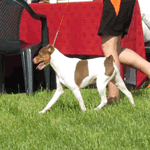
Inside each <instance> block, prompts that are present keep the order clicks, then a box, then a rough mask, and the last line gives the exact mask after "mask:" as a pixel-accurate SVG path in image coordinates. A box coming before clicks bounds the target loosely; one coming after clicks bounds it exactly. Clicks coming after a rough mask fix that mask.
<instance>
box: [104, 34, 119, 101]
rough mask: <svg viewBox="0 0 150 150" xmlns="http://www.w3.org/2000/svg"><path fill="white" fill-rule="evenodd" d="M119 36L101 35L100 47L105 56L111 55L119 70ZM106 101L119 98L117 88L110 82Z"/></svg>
mask: <svg viewBox="0 0 150 150" xmlns="http://www.w3.org/2000/svg"><path fill="white" fill-rule="evenodd" d="M120 44H121V36H102V49H103V52H104V55H105V57H108V56H109V55H113V57H114V59H115V64H116V66H117V67H118V68H119V70H120V61H119V56H118V53H120V52H121V45H120ZM108 91H109V92H108V101H110V102H112V101H113V100H117V99H118V98H119V90H118V88H117V87H116V86H115V85H114V84H113V83H112V82H110V83H109V85H108Z"/></svg>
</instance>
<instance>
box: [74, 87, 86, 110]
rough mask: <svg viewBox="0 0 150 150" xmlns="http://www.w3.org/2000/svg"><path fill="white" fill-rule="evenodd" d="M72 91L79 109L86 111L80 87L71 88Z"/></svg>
mask: <svg viewBox="0 0 150 150" xmlns="http://www.w3.org/2000/svg"><path fill="white" fill-rule="evenodd" d="M72 92H73V94H74V95H75V97H76V99H77V100H78V101H79V105H80V107H81V110H82V111H86V107H85V104H84V101H83V98H82V95H81V92H80V89H79V88H76V89H74V90H72Z"/></svg>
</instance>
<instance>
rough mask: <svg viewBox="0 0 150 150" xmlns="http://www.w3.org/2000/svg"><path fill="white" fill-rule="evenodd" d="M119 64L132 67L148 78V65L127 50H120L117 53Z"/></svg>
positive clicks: (149, 74) (149, 75)
mask: <svg viewBox="0 0 150 150" xmlns="http://www.w3.org/2000/svg"><path fill="white" fill-rule="evenodd" d="M119 60H120V62H121V63H123V64H126V65H129V66H132V67H134V68H135V69H138V70H140V71H142V72H143V73H145V74H146V75H147V76H148V78H150V63H149V62H148V61H147V60H145V59H144V58H142V57H141V56H139V55H138V54H137V53H135V52H134V51H133V50H131V49H129V48H122V51H121V52H120V53H119Z"/></svg>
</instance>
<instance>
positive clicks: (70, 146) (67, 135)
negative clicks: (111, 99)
mask: <svg viewBox="0 0 150 150" xmlns="http://www.w3.org/2000/svg"><path fill="white" fill-rule="evenodd" d="M54 92H55V91H52V92H47V91H46V90H45V91H42V90H41V91H38V92H36V93H35V95H33V96H27V95H26V94H24V93H23V94H3V95H0V150H149V149H150V89H149V88H146V89H140V90H131V92H132V93H133V97H134V100H135V104H136V107H135V108H134V107H132V105H131V104H130V103H129V101H128V99H127V97H125V96H124V94H122V93H120V101H119V103H115V104H113V105H107V106H106V107H105V108H104V109H102V110H99V111H94V110H93V109H94V108H95V107H96V106H97V105H98V104H99V103H100V97H99V95H98V92H97V90H96V89H83V90H81V92H82V95H83V98H84V101H85V105H86V107H87V111H86V112H82V111H81V110H80V108H79V105H78V102H77V100H76V99H75V97H74V95H73V94H72V92H71V91H70V90H68V89H66V90H65V93H64V94H63V95H62V96H61V97H60V99H59V101H58V102H57V103H56V104H55V105H54V106H53V107H52V110H50V111H48V112H47V113H45V114H39V113H38V112H39V111H40V110H42V109H43V108H44V107H45V105H46V104H47V103H48V101H49V100H50V99H51V97H52V95H53V94H54Z"/></svg>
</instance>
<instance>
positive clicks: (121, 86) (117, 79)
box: [113, 72, 135, 106]
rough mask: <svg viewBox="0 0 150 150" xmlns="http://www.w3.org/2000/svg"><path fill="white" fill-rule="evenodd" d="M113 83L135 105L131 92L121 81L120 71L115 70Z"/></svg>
mask: <svg viewBox="0 0 150 150" xmlns="http://www.w3.org/2000/svg"><path fill="white" fill-rule="evenodd" d="M113 82H114V84H115V85H116V86H117V87H118V88H119V89H120V90H121V91H122V92H123V93H124V94H125V95H126V96H127V97H128V98H129V101H130V102H131V104H132V105H133V106H135V103H134V99H133V97H132V94H131V92H130V91H129V90H128V89H127V87H126V85H125V83H124V82H123V80H122V78H121V76H120V73H119V72H117V74H116V76H115V77H114V80H113Z"/></svg>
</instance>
